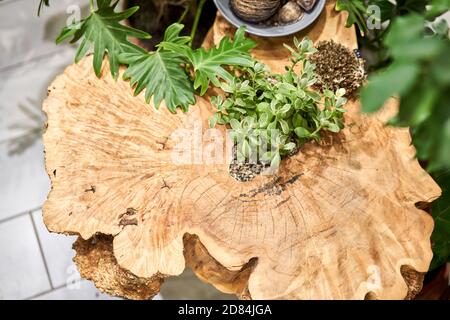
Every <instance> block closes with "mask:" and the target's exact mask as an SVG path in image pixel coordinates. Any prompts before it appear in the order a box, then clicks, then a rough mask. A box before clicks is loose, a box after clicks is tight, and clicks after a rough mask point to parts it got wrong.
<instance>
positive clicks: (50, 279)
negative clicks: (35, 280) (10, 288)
mask: <svg viewBox="0 0 450 320" xmlns="http://www.w3.org/2000/svg"><path fill="white" fill-rule="evenodd" d="M29 215H30V219H31V223H32V225H33V230H34V234H35V236H36V240H37V242H38V246H39V251H40V252H41V256H42V260H43V261H44V267H45V272H46V273H47V278H48V282H49V284H50V288H51V289H52V290H53V289H55V287H54V286H53V283H52V278H51V277H50V271H49V269H48V264H47V259H45V254H44V250H43V248H42V243H41V239H39V233H38V230H37V227H36V222H35V221H34V218H33V214H32V211H30V212H29Z"/></svg>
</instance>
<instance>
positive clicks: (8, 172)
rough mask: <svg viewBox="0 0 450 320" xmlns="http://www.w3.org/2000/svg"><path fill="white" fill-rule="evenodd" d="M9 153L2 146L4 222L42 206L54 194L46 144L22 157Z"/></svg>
mask: <svg viewBox="0 0 450 320" xmlns="http://www.w3.org/2000/svg"><path fill="white" fill-rule="evenodd" d="M8 149H9V144H7V143H0V181H1V182H2V183H0V220H3V219H5V218H8V217H11V216H13V215H15V214H17V213H21V212H25V211H28V210H32V209H35V208H38V207H40V206H42V204H43V203H44V201H45V199H46V198H47V194H48V191H49V190H50V181H49V178H48V175H47V173H46V172H45V169H44V153H43V152H44V151H43V145H42V140H38V141H37V142H35V143H34V144H32V145H31V146H30V147H29V148H28V149H26V150H25V151H24V152H23V153H21V154H14V155H9V154H8ZM0 243H1V242H0Z"/></svg>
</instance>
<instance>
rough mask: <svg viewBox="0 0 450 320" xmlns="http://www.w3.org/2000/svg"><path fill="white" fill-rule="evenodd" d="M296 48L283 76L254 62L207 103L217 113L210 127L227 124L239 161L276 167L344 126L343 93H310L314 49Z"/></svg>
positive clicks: (300, 45) (303, 43)
mask: <svg viewBox="0 0 450 320" xmlns="http://www.w3.org/2000/svg"><path fill="white" fill-rule="evenodd" d="M294 45H295V48H291V47H289V46H286V48H288V49H289V51H290V52H291V55H292V56H291V59H290V61H291V64H290V66H289V67H287V68H286V72H285V73H284V74H275V73H271V72H270V71H269V70H268V68H267V66H265V65H264V64H261V63H259V62H257V61H253V63H252V65H251V66H246V67H242V66H241V67H240V68H235V71H236V72H239V76H238V77H237V76H236V77H233V78H232V81H224V82H222V83H221V84H220V87H221V89H222V90H223V91H224V93H225V94H224V95H219V96H216V97H212V98H211V102H212V103H213V105H214V106H215V107H216V108H217V110H218V111H217V113H216V114H215V115H214V116H213V117H212V118H211V119H210V126H211V127H214V126H215V125H216V124H217V123H218V124H230V126H231V128H232V132H231V138H232V139H233V140H234V141H235V142H236V143H237V145H238V147H237V158H238V160H241V161H242V160H247V159H250V160H252V161H253V160H257V161H262V162H265V163H270V164H271V166H272V167H277V166H278V165H279V163H280V160H281V157H282V156H284V155H287V154H289V153H291V152H292V151H293V150H294V149H296V148H297V147H300V146H301V145H302V144H304V143H305V142H307V141H309V140H315V141H317V142H319V141H320V132H321V131H322V130H324V131H331V132H339V131H340V130H341V129H342V128H343V126H344V124H343V114H344V112H345V110H344V109H343V106H344V104H345V103H346V102H347V100H346V99H345V98H344V94H345V90H344V89H338V90H337V91H336V92H332V91H330V90H327V89H325V90H323V92H318V91H314V90H312V89H311V86H312V85H313V84H314V83H315V82H316V81H317V79H316V74H315V72H314V68H315V67H314V65H313V64H311V63H310V62H309V61H308V60H307V57H308V56H309V55H310V54H311V53H313V52H315V48H314V47H313V43H312V41H311V40H309V39H307V38H305V39H303V41H301V42H300V41H298V40H297V39H294ZM299 63H301V64H302V71H301V72H300V73H297V72H295V71H294V67H295V66H296V65H297V64H299ZM236 69H237V70H236ZM255 157H256V159H255Z"/></svg>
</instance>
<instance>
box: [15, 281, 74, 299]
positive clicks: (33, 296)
mask: <svg viewBox="0 0 450 320" xmlns="http://www.w3.org/2000/svg"><path fill="white" fill-rule="evenodd" d="M66 285H67V284H61V285H59V286H57V287H54V288H52V289H50V290H45V291H42V292H39V293H36V294H34V295H32V296H29V297H27V298H25V299H23V300H33V299H35V298H38V297H40V296H43V295H44V294H47V293H50V292H53V291H56V290H59V289H62V288H64V287H65V286H66Z"/></svg>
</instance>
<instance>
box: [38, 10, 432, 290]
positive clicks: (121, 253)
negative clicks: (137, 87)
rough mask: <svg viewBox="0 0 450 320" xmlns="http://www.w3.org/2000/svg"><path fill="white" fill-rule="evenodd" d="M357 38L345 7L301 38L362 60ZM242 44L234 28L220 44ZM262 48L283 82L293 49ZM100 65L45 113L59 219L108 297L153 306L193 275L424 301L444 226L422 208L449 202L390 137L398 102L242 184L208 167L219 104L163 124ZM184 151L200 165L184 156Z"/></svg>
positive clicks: (60, 80)
mask: <svg viewBox="0 0 450 320" xmlns="http://www.w3.org/2000/svg"><path fill="white" fill-rule="evenodd" d="M325 22H326V23H325ZM344 24H345V16H344V15H342V14H337V13H335V12H334V10H333V3H331V4H328V5H327V7H326V10H325V12H324V13H323V14H322V16H321V17H320V19H319V21H318V22H317V23H316V24H315V25H314V26H313V27H311V28H309V29H308V30H307V31H306V32H305V33H301V34H299V35H298V37H300V38H301V37H303V36H305V35H306V34H307V35H308V36H309V37H310V38H312V39H313V40H314V41H318V40H324V39H330V38H333V39H334V40H335V41H338V42H340V43H343V44H345V45H347V46H349V47H350V48H354V47H356V38H355V34H354V30H353V29H346V28H344V27H343V26H344ZM232 32H233V29H232V28H231V27H230V26H229V25H228V24H227V23H226V22H225V21H224V20H223V18H221V17H220V16H219V17H218V18H217V20H216V23H215V24H214V26H213V28H212V30H211V32H210V34H209V36H208V39H207V40H206V43H205V46H211V45H212V43H217V42H218V41H219V40H220V39H221V38H222V37H223V36H224V35H226V34H232ZM257 41H258V43H259V46H258V49H257V50H255V51H254V55H255V56H256V57H257V58H258V59H260V60H261V61H263V62H266V63H267V64H269V66H270V67H272V69H273V70H274V71H277V70H278V71H281V70H282V69H283V66H284V64H287V63H288V52H287V50H285V49H283V46H282V43H283V42H288V43H290V42H291V41H292V38H281V39H258V40H257ZM91 59H92V58H91V57H88V58H86V59H84V60H82V61H81V62H80V63H79V64H77V65H72V66H70V67H68V68H67V69H66V71H65V72H64V73H63V74H62V75H60V76H59V77H57V78H56V80H55V81H54V82H53V84H52V85H51V86H50V87H49V96H48V98H47V100H46V101H45V103H44V110H45V112H46V113H47V115H48V127H47V130H46V133H45V134H44V143H45V150H46V168H47V171H48V173H49V175H50V178H51V181H52V191H51V192H50V194H49V197H48V200H47V202H46V203H45V206H44V221H45V223H46V225H47V227H48V228H49V230H50V231H53V232H58V233H65V234H78V235H79V236H80V239H79V240H78V241H77V244H76V245H75V249H76V250H77V257H76V258H75V260H76V263H77V265H78V266H79V268H80V272H81V274H82V276H83V277H86V278H88V279H92V280H93V281H94V282H95V283H96V285H97V286H98V287H99V288H100V289H102V290H104V291H106V292H108V293H111V294H115V295H121V296H125V297H128V298H149V297H151V296H152V295H153V294H156V293H157V292H158V290H159V287H160V285H161V283H162V280H163V278H164V277H167V276H175V275H179V274H181V273H182V272H183V270H184V268H185V267H186V266H188V267H191V268H192V269H193V270H194V271H195V272H196V274H197V275H198V276H199V277H200V278H201V279H202V280H204V281H207V282H210V283H212V284H213V285H215V286H216V287H217V288H218V289H219V290H221V291H224V292H227V293H234V294H236V295H238V296H239V297H241V298H244V299H250V298H251V299H364V298H379V299H404V298H405V297H406V298H411V297H412V296H414V294H416V292H417V291H418V290H420V287H421V282H422V274H421V273H423V272H426V271H427V269H428V267H429V263H430V260H431V258H432V251H431V246H430V235H431V232H432V230H433V220H432V218H431V217H430V216H429V215H428V214H427V213H426V212H425V211H423V210H420V209H418V208H416V206H415V204H416V203H419V202H431V201H433V200H434V199H436V198H437V197H438V196H439V195H440V189H439V187H438V186H437V185H436V183H435V182H434V181H433V180H432V179H431V177H430V176H429V175H428V174H427V173H426V172H425V171H424V170H423V169H422V168H421V167H420V165H419V163H418V162H417V160H415V158H414V155H415V150H414V148H413V147H412V146H411V138H410V135H409V132H408V129H399V128H392V127H388V126H386V125H385V122H386V120H387V119H388V118H389V117H390V116H391V115H392V114H393V112H395V108H396V101H395V100H392V101H391V102H390V103H388V105H387V106H386V107H385V108H384V110H383V111H381V112H379V113H377V114H376V115H373V116H370V117H369V116H364V115H362V114H361V113H360V112H359V104H358V102H349V103H348V104H347V105H346V109H347V110H348V112H347V113H346V115H345V128H344V130H343V131H342V132H341V133H339V134H327V135H324V136H323V142H322V143H321V144H320V145H318V144H316V143H308V144H307V145H305V146H304V147H303V148H302V149H301V150H300V152H299V153H298V154H297V155H295V156H292V157H290V158H287V159H286V160H283V162H282V165H281V167H280V170H279V172H278V173H277V175H274V176H270V175H260V176H257V177H256V178H255V179H254V180H252V181H250V182H238V181H236V180H234V179H233V178H232V177H231V176H230V175H229V173H228V164H227V163H226V162H225V161H223V162H221V163H208V162H207V161H206V162H205V161H203V160H205V159H206V154H207V153H208V152H210V151H211V139H210V138H211V137H209V138H206V139H205V137H207V136H208V133H209V131H207V130H208V128H209V127H208V119H209V118H210V116H211V115H212V114H213V112H214V110H213V108H212V107H211V105H210V104H209V103H208V102H207V100H206V99H203V98H197V103H196V105H195V106H192V107H191V108H190V111H189V112H188V113H186V114H185V113H182V112H178V113H177V114H176V115H173V114H170V113H169V112H168V111H167V110H166V108H165V107H161V108H160V109H159V110H155V108H154V107H153V106H152V105H148V104H146V103H145V102H144V100H143V97H142V95H140V96H138V97H133V94H132V90H131V89H130V87H129V83H127V82H125V81H122V80H118V81H114V80H113V79H112V78H111V76H110V75H109V71H108V67H107V65H105V67H104V69H105V70H104V71H103V76H102V77H101V78H100V79H97V78H96V77H95V75H94V72H93V71H92V60H91ZM219 130H220V132H222V133H223V136H225V128H223V127H222V128H219ZM196 132H197V133H198V132H199V133H200V137H201V138H200V139H198V135H197V136H196V135H195V133H196ZM202 137H203V140H202ZM183 138H184V139H185V140H186V141H189V142H190V143H192V146H193V147H192V149H193V152H192V159H193V160H194V161H191V163H181V164H180V163H176V162H177V161H175V160H176V159H178V157H177V156H176V157H173V155H174V154H177V153H176V152H177V150H178V149H177V147H178V144H179V142H180V139H183ZM216 142H217V141H216ZM224 149H225V148H224V147H222V146H221V147H220V148H218V149H216V151H219V152H218V153H220V152H221V151H224ZM178 151H179V150H178ZM202 152H203V153H202ZM133 288H135V290H133Z"/></svg>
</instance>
